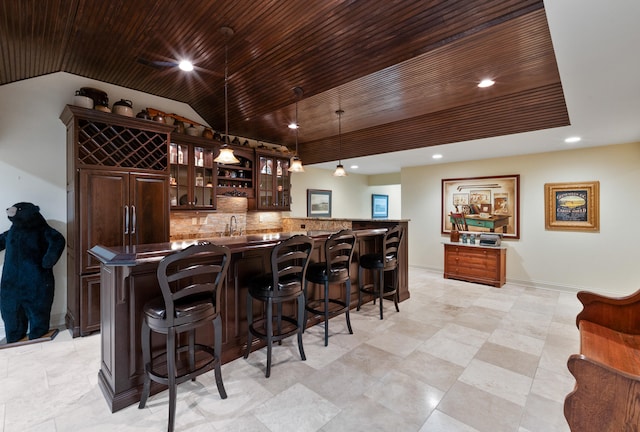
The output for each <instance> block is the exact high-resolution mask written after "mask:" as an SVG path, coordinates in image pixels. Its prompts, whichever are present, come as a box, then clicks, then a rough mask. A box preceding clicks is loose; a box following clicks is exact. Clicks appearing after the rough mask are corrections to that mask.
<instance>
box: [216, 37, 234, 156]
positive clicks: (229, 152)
mask: <svg viewBox="0 0 640 432" xmlns="http://www.w3.org/2000/svg"><path fill="white" fill-rule="evenodd" d="M220 32H221V33H222V34H224V36H225V43H224V125H225V132H224V135H225V136H224V143H223V144H222V147H221V148H220V154H218V157H216V158H215V159H214V160H213V161H214V162H217V163H220V164H225V165H232V164H239V163H240V161H239V160H238V158H236V157H235V156H234V154H233V149H232V148H231V147H229V144H228V143H229V102H228V93H229V90H228V88H229V60H228V51H229V43H228V42H229V37H231V36H233V30H232V29H231V28H230V27H222V28H221V29H220Z"/></svg>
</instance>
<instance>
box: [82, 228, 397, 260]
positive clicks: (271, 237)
mask: <svg viewBox="0 0 640 432" xmlns="http://www.w3.org/2000/svg"><path fill="white" fill-rule="evenodd" d="M386 231H387V229H386V228H377V229H364V230H354V233H355V234H356V236H358V237H367V236H372V235H381V234H384V233H385V232H386ZM297 234H305V235H308V236H309V237H311V238H313V239H314V240H325V239H326V238H327V237H328V236H329V235H330V234H331V232H330V231H299V232H287V233H284V232H281V233H273V234H252V235H242V236H227V237H212V238H205V239H197V240H178V241H173V242H166V243H152V244H142V245H137V246H115V247H108V246H102V245H95V246H94V247H92V248H91V249H89V251H88V253H89V254H90V255H92V256H94V257H95V258H97V259H98V260H99V261H100V262H101V263H103V264H106V265H113V266H133V265H137V264H141V263H144V262H146V261H157V260H160V259H162V257H164V256H165V255H167V254H169V253H171V252H173V251H176V250H182V249H185V248H187V247H189V246H191V245H193V244H196V243H198V242H203V241H208V242H211V243H214V244H217V245H224V246H227V247H229V249H231V253H237V252H244V251H247V250H251V249H258V248H268V247H272V246H274V245H275V244H276V243H278V242H279V241H281V240H285V239H288V238H289V237H291V236H294V235H297Z"/></svg>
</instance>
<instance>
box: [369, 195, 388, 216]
mask: <svg viewBox="0 0 640 432" xmlns="http://www.w3.org/2000/svg"><path fill="white" fill-rule="evenodd" d="M388 217H389V195H378V194H371V218H373V219H386V218H388Z"/></svg>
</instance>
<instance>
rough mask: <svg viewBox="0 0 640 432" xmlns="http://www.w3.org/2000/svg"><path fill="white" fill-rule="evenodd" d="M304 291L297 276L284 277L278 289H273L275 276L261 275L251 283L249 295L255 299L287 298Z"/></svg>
mask: <svg viewBox="0 0 640 432" xmlns="http://www.w3.org/2000/svg"><path fill="white" fill-rule="evenodd" d="M301 289H302V284H301V283H300V278H299V277H298V276H296V275H295V274H292V275H285V276H282V277H281V278H280V279H279V281H278V289H277V290H274V289H273V275H272V274H271V273H268V274H263V275H260V276H258V277H256V278H254V279H252V280H251V281H250V282H249V293H250V294H251V296H252V297H253V298H255V299H267V298H270V297H272V298H273V297H286V296H288V295H290V294H296V293H298V292H299V291H300V290H301Z"/></svg>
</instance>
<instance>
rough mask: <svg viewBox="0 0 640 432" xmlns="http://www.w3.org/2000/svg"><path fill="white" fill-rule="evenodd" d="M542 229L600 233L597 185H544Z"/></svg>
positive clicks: (596, 183) (592, 183)
mask: <svg viewBox="0 0 640 432" xmlns="http://www.w3.org/2000/svg"><path fill="white" fill-rule="evenodd" d="M544 227H545V229H547V230H557V231H591V232H597V231H599V230H600V182H598V181H592V182H579V183H546V184H545V185H544Z"/></svg>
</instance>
